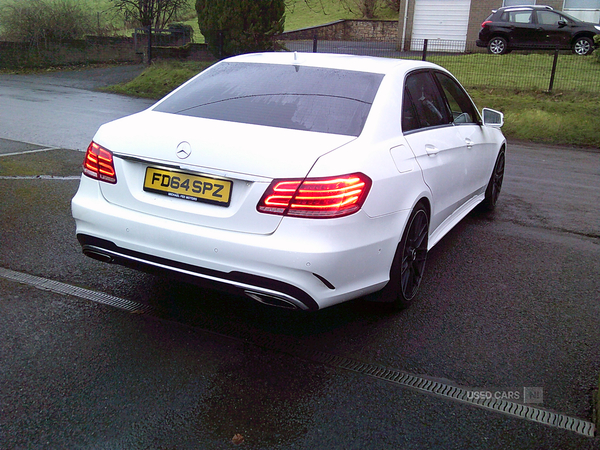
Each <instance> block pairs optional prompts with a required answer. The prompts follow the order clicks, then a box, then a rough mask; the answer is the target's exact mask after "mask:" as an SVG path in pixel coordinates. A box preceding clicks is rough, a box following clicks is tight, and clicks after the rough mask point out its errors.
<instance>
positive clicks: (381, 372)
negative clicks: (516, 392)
mask: <svg viewBox="0 0 600 450" xmlns="http://www.w3.org/2000/svg"><path fill="white" fill-rule="evenodd" d="M298 356H303V357H305V358H306V359H309V360H310V361H314V362H320V363H322V364H326V365H330V366H333V367H339V368H342V369H346V370H350V371H353V372H358V373H361V374H364V375H368V376H371V377H374V378H379V379H382V380H385V381H389V382H392V383H396V384H400V385H402V386H406V387H409V388H413V389H417V390H420V391H425V392H428V393H430V394H435V395H439V396H442V397H446V398H448V399H451V400H454V401H458V402H461V403H466V404H469V405H473V406H477V407H480V408H484V409H487V410H490V411H495V412H499V413H502V414H506V415H509V416H513V417H518V418H521V419H527V420H531V421H533V422H537V423H540V424H543V425H549V426H552V427H555V428H561V429H563V430H567V431H573V432H575V433H578V434H581V435H583V436H587V437H594V436H595V431H596V430H595V426H594V424H593V423H592V422H588V421H585V420H582V419H578V418H575V417H570V416H566V415H564V414H560V413H556V412H552V411H548V410H546V409H543V408H540V407H536V406H530V405H524V404H521V403H515V402H511V401H508V400H502V399H495V398H473V396H472V395H470V394H471V393H472V390H471V389H468V388H463V387H457V386H452V385H449V384H446V383H441V382H439V381H435V380H430V379H427V378H424V377H420V376H416V375H412V374H409V373H406V372H403V371H401V370H396V369H390V368H387V367H382V366H377V365H373V364H366V363H362V362H360V361H356V360H352V359H349V358H345V357H341V356H336V355H331V354H328V353H323V352H319V351H314V352H311V353H309V354H307V355H301V354H298Z"/></svg>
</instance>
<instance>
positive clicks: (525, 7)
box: [496, 5, 554, 12]
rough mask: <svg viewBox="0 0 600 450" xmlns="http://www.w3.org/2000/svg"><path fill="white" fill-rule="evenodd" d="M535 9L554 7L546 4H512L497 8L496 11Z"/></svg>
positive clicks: (541, 9)
mask: <svg viewBox="0 0 600 450" xmlns="http://www.w3.org/2000/svg"><path fill="white" fill-rule="evenodd" d="M528 9H529V10H537V11H554V8H552V7H551V6H546V5H513V6H504V7H502V8H498V9H497V10H496V11H501V12H504V11H524V10H528Z"/></svg>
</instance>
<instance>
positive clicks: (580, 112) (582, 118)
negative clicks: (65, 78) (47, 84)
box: [106, 62, 600, 148]
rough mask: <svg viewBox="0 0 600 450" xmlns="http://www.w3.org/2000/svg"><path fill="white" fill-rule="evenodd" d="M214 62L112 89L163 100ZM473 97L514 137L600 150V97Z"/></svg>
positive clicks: (167, 69)
mask: <svg viewBox="0 0 600 450" xmlns="http://www.w3.org/2000/svg"><path fill="white" fill-rule="evenodd" d="M210 64H211V63H205V62H159V63H156V64H153V65H152V66H151V67H149V68H147V69H146V70H145V71H144V72H143V73H142V74H141V75H140V76H139V77H137V78H136V79H134V80H132V81H130V82H129V83H126V84H122V85H117V86H111V87H110V88H107V89H106V90H108V91H110V92H114V93H119V94H125V95H131V96H136V97H145V98H150V99H156V100H158V99H159V98H161V97H163V96H164V95H166V94H168V93H169V92H171V91H172V90H173V89H175V88H176V87H177V86H179V85H180V84H182V83H184V82H185V81H187V80H188V79H189V78H191V77H192V76H194V75H196V74H197V73H199V72H200V71H202V70H204V69H205V68H206V67H208V66H209V65H210ZM469 93H470V94H471V96H472V97H473V100H475V103H476V104H477V106H478V107H479V108H483V107H488V108H493V109H497V110H499V111H502V112H503V113H504V117H505V125H504V127H503V129H502V130H503V132H504V134H505V136H506V137H507V138H509V139H518V140H523V141H530V142H537V143H546V144H554V145H569V146H580V147H594V148H598V147H599V143H600V127H598V125H597V124H598V118H599V117H600V94H590V93H587V94H582V93H569V92H565V93H557V92H554V93H546V92H543V91H533V90H528V91H519V90H514V89H490V88H486V89H482V88H470V89H469Z"/></svg>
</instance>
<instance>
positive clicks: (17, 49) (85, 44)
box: [0, 36, 214, 69]
mask: <svg viewBox="0 0 600 450" xmlns="http://www.w3.org/2000/svg"><path fill="white" fill-rule="evenodd" d="M145 52H146V48H144V47H140V46H138V51H137V52H136V47H135V43H134V39H133V38H129V37H101V36H87V37H86V38H85V39H78V40H72V41H65V42H61V43H48V45H44V46H39V47H35V46H31V45H29V44H26V43H22V42H0V69H14V68H21V67H50V66H68V65H77V64H93V63H131V62H133V63H141V62H142V61H144V60H145V55H144V53H145ZM152 57H153V59H154V58H156V59H172V58H177V59H190V60H197V61H210V60H213V59H214V58H213V57H212V55H210V53H209V52H208V50H207V48H206V45H205V44H187V45H185V46H183V47H153V48H152Z"/></svg>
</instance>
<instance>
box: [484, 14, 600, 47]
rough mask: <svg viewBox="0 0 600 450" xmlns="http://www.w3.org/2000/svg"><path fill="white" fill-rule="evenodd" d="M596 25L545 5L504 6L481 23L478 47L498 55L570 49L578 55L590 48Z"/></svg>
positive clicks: (598, 27) (598, 31)
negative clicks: (539, 49) (523, 50)
mask: <svg viewBox="0 0 600 450" xmlns="http://www.w3.org/2000/svg"><path fill="white" fill-rule="evenodd" d="M598 33H600V26H599V25H594V24H593V23H588V22H582V21H581V20H578V19H575V18H574V17H571V16H569V15H567V14H565V13H562V12H558V11H554V10H553V9H552V8H551V7H549V6H506V7H504V8H499V9H498V10H494V11H492V14H491V15H490V16H489V17H488V18H487V19H485V21H484V22H483V23H482V24H481V30H480V31H479V39H477V46H478V47H487V48H488V50H489V52H490V53H494V54H497V55H502V54H504V53H508V52H510V51H511V50H516V49H532V48H557V47H558V48H561V49H565V48H570V49H573V52H574V53H576V54H578V55H588V54H590V53H591V52H592V51H593V50H594V35H595V34H598Z"/></svg>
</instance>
